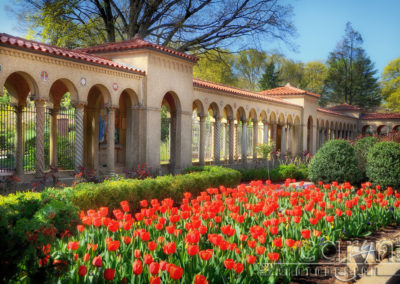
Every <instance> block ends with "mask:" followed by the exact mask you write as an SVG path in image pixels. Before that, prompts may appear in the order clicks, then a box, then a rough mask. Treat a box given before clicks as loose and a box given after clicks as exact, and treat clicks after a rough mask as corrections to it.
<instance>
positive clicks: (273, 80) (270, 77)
mask: <svg viewBox="0 0 400 284" xmlns="http://www.w3.org/2000/svg"><path fill="white" fill-rule="evenodd" d="M280 82H281V81H280V79H279V71H278V70H276V67H275V63H274V62H273V61H271V62H270V63H268V64H267V66H266V67H265V70H264V73H263V75H262V77H261V79H260V80H259V81H258V84H259V85H260V89H261V90H269V89H273V88H276V87H279V85H280Z"/></svg>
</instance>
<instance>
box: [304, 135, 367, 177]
mask: <svg viewBox="0 0 400 284" xmlns="http://www.w3.org/2000/svg"><path fill="white" fill-rule="evenodd" d="M308 170H309V178H310V180H312V181H313V182H318V181H323V182H324V183H330V182H332V181H337V182H346V181H348V182H350V183H352V184H357V183H359V182H360V180H361V172H360V170H359V168H358V162H357V159H356V155H355V151H354V148H353V147H352V146H351V145H350V143H349V142H347V141H345V140H330V141H328V142H326V143H325V144H324V145H323V146H322V147H321V148H320V149H319V150H318V152H317V153H316V154H315V156H314V158H313V159H312V160H311V163H310V166H309V169H308Z"/></svg>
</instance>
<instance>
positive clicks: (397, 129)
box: [392, 124, 400, 132]
mask: <svg viewBox="0 0 400 284" xmlns="http://www.w3.org/2000/svg"><path fill="white" fill-rule="evenodd" d="M392 130H393V131H395V132H399V131H400V124H398V125H395V126H393V129H392Z"/></svg>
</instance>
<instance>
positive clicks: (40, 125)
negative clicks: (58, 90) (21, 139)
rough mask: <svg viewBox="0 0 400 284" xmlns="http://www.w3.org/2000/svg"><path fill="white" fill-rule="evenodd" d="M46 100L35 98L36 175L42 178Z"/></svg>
mask: <svg viewBox="0 0 400 284" xmlns="http://www.w3.org/2000/svg"><path fill="white" fill-rule="evenodd" d="M44 105H45V101H44V100H43V99H37V100H35V106H36V141H35V142H36V155H35V170H36V173H35V176H36V177H38V178H40V177H42V176H43V174H44V123H45V121H44V120H45V113H44V110H45V106H44Z"/></svg>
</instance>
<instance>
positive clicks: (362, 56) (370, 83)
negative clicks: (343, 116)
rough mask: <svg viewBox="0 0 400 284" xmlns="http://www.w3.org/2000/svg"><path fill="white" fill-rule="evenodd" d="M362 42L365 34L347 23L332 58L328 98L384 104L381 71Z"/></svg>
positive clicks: (338, 101) (332, 100) (349, 101)
mask: <svg viewBox="0 0 400 284" xmlns="http://www.w3.org/2000/svg"><path fill="white" fill-rule="evenodd" d="M362 43H363V39H362V37H361V35H360V34H359V33H358V32H357V31H355V30H354V29H353V27H352V26H351V24H350V23H347V25H346V34H345V36H344V38H343V40H342V41H341V42H340V43H339V44H338V46H337V48H336V50H335V51H333V52H331V53H330V55H329V58H328V75H327V78H326V80H325V87H326V97H325V100H326V101H329V102H332V103H348V104H351V105H357V106H360V107H365V108H369V107H374V106H378V105H380V103H381V96H380V89H379V84H378V79H377V78H376V72H377V71H376V70H375V69H374V64H373V63H372V62H371V60H370V58H369V57H368V56H367V55H366V53H365V50H364V49H363V48H362V47H361V45H362Z"/></svg>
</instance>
